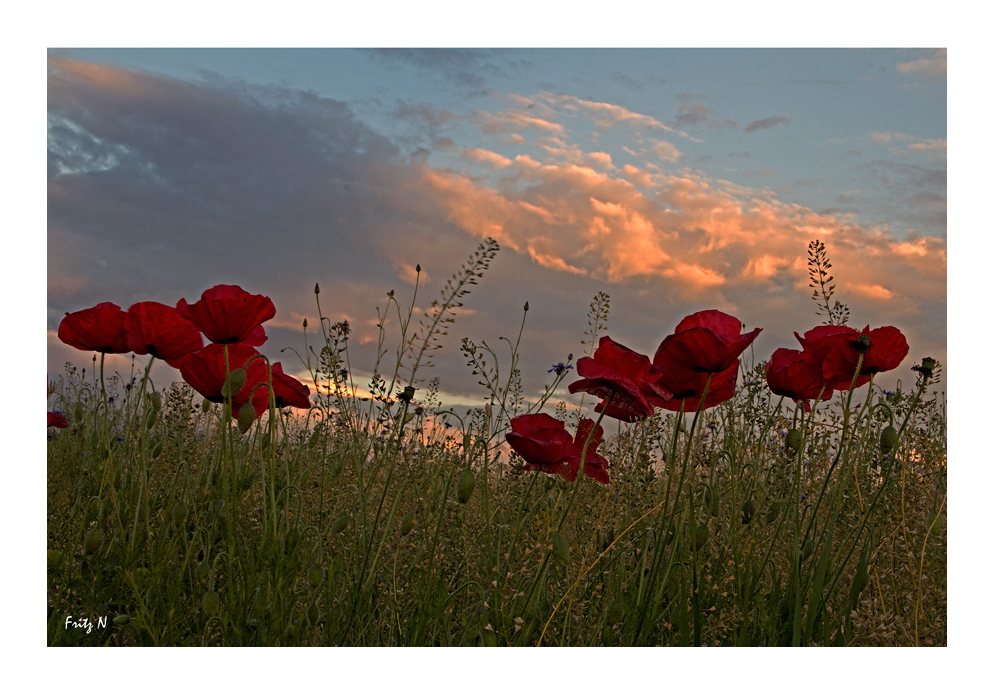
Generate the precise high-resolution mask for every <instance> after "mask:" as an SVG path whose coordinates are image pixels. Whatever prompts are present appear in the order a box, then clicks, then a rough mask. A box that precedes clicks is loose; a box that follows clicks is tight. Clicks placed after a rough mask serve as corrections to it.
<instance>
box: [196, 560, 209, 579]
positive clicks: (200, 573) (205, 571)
mask: <svg viewBox="0 0 994 694" xmlns="http://www.w3.org/2000/svg"><path fill="white" fill-rule="evenodd" d="M210 574H211V567H210V564H208V563H207V562H206V561H202V562H200V565H199V566H198V567H197V580H198V581H200V582H201V583H207V579H208V578H210Z"/></svg>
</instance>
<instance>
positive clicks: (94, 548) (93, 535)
mask: <svg viewBox="0 0 994 694" xmlns="http://www.w3.org/2000/svg"><path fill="white" fill-rule="evenodd" d="M103 545H104V531H103V530H101V529H100V528H93V529H92V530H90V531H89V532H88V533H86V537H84V538H83V552H85V553H86V554H96V553H97V552H99V551H100V548H101V547H103Z"/></svg>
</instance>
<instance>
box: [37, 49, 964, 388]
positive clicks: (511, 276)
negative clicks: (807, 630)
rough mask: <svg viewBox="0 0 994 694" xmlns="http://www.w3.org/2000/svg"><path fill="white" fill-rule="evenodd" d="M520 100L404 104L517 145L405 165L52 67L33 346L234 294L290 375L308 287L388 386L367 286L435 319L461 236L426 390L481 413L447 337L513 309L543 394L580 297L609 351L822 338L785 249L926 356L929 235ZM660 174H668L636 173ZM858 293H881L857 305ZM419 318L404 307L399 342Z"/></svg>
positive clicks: (276, 124)
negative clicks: (789, 196) (726, 316)
mask: <svg viewBox="0 0 994 694" xmlns="http://www.w3.org/2000/svg"><path fill="white" fill-rule="evenodd" d="M534 101H536V102H540V103H538V104H537V105H536V106H535V107H533V108H528V107H527V105H522V104H521V103H513V104H512V109H511V111H510V112H506V113H493V114H489V113H485V112H482V111H476V112H472V113H468V114H465V115H460V114H455V116H449V115H446V114H447V112H445V111H442V110H433V109H431V108H430V107H427V106H423V105H419V104H411V103H399V104H398V105H397V109H398V117H403V118H405V119H407V120H406V122H412V123H423V124H425V125H426V127H427V126H429V125H431V126H433V127H436V128H448V127H451V126H453V125H457V124H459V123H464V122H471V123H474V124H476V125H477V127H478V128H479V127H480V125H481V124H487V123H489V124H490V126H492V134H493V135H494V137H497V138H505V139H507V140H510V138H511V136H520V135H521V134H522V133H524V134H528V135H529V136H530V137H531V136H534V137H535V141H534V142H533V143H531V144H530V145H526V143H525V140H524V138H523V137H520V139H518V140H517V141H518V143H519V144H520V147H515V148H508V149H502V148H497V149H500V152H501V153H498V152H495V151H493V148H491V147H490V146H488V145H487V144H486V143H485V142H480V141H478V140H477V139H475V138H474V139H473V140H470V141H466V140H462V141H459V142H458V144H457V145H456V146H455V147H453V148H452V149H451V150H446V151H444V152H443V151H439V150H434V151H433V152H432V155H431V157H424V156H422V157H419V158H411V157H409V156H406V155H404V154H403V152H402V151H401V150H400V149H399V148H398V146H397V145H396V144H394V143H393V142H392V141H391V140H389V139H388V138H386V137H385V136H384V135H382V134H380V133H378V132H376V131H375V130H373V129H372V128H371V127H370V126H369V125H368V124H366V123H365V122H363V120H362V119H361V118H360V117H358V116H357V115H356V113H355V112H354V111H353V110H352V108H351V107H350V105H349V104H348V103H345V102H342V101H338V100H335V99H327V98H323V97H320V96H319V95H316V94H314V93H308V92H304V91H300V90H295V89H289V88H282V87H261V86H258V85H247V84H242V83H224V82H219V81H214V82H209V83H208V82H189V81H181V80H174V79H170V78H166V77H162V76H158V75H154V74H149V73H131V72H127V71H123V70H115V69H112V68H106V67H101V66H96V65H88V64H85V63H78V62H73V61H66V60H61V59H51V60H50V62H49V76H48V112H49V124H50V128H49V142H48V145H49V153H48V156H49V169H48V193H49V195H48V277H49V296H48V316H47V318H48V329H49V331H54V330H55V329H56V328H57V326H58V322H59V320H60V319H61V316H62V315H64V312H65V311H73V310H79V309H80V308H84V307H86V306H92V305H94V304H95V303H98V302H99V301H114V302H116V303H118V304H119V305H121V306H123V307H127V306H128V305H130V304H131V303H134V302H135V301H141V300H156V301H162V302H163V303H172V304H175V302H176V301H177V300H178V299H179V298H187V299H192V298H195V297H196V296H199V294H200V292H202V291H203V290H204V289H206V288H207V287H210V286H212V285H214V284H217V283H222V282H223V283H234V284H241V285H242V286H243V287H245V288H246V289H248V290H249V291H253V292H260V293H265V294H267V295H269V296H271V297H272V298H273V300H274V302H275V303H276V306H277V319H276V320H274V321H273V322H272V323H271V326H270V329H269V330H268V333H269V341H268V342H267V343H266V345H264V346H263V351H264V352H265V353H266V354H267V355H269V356H270V357H272V358H276V359H282V360H283V362H284V364H285V365H288V369H287V370H288V373H289V372H290V369H293V370H294V371H295V372H297V373H300V369H301V368H302V367H300V365H299V363H297V362H296V357H295V356H293V353H292V352H290V351H289V349H288V350H287V351H286V352H283V353H282V355H281V353H280V350H281V349H283V348H293V349H295V350H297V351H298V352H299V353H301V355H304V354H305V353H304V349H303V335H302V332H301V329H300V327H299V324H300V323H301V322H302V320H303V317H307V318H308V324H309V326H310V327H309V328H308V333H307V334H308V340H309V343H308V344H309V345H310V346H312V347H313V346H314V345H315V342H314V341H315V340H316V339H317V333H316V331H315V329H314V327H313V326H316V325H317V324H318V323H317V305H316V303H315V295H314V293H313V288H314V283H315V282H320V285H321V294H320V295H319V297H318V298H319V299H320V301H321V311H322V313H323V315H324V316H326V317H328V318H329V319H331V320H332V321H337V320H343V319H348V320H350V322H351V323H352V326H353V335H352V337H351V338H350V343H349V344H350V358H351V361H352V368H353V375H354V376H355V378H356V384H357V386H358V387H359V388H367V387H368V378H369V376H370V375H371V372H372V368H373V365H374V364H375V363H376V358H377V355H376V350H377V345H378V344H379V340H380V337H381V335H380V331H381V329H382V330H383V333H384V342H383V344H384V345H385V346H386V347H387V349H388V350H391V352H390V355H389V356H388V357H387V358H385V359H384V370H387V369H389V370H390V371H391V372H392V369H393V365H392V364H389V363H387V362H389V361H390V358H392V350H393V349H394V348H395V347H396V345H397V344H398V343H399V341H400V327H399V325H398V321H399V319H398V315H397V314H398V311H397V306H396V305H394V304H393V303H392V302H390V300H389V299H388V298H387V296H386V292H387V291H388V290H391V289H394V290H396V293H395V296H396V299H397V301H398V302H400V304H401V307H402V308H403V309H404V310H405V311H406V307H407V306H409V305H410V303H411V302H414V303H416V304H417V305H418V306H425V307H427V306H430V302H431V300H432V299H437V298H439V297H441V296H442V293H443V289H444V283H445V281H446V280H447V279H448V278H449V277H450V276H451V275H452V273H455V272H457V271H458V270H459V268H460V267H461V266H462V265H463V264H464V263H465V262H466V258H467V256H468V255H469V254H470V252H471V251H472V250H473V248H474V247H475V245H476V243H477V242H479V241H480V240H482V239H484V238H486V237H494V238H496V239H497V240H498V242H499V243H500V244H501V246H502V249H501V251H500V253H499V254H498V256H497V257H496V259H495V260H494V261H493V263H492V266H491V267H490V269H488V270H487V272H486V274H485V276H484V277H483V278H482V279H480V280H479V287H475V286H474V287H473V293H472V294H471V295H469V296H467V297H465V298H464V299H461V301H463V302H464V303H465V304H466V306H467V308H471V309H473V311H472V312H471V311H466V312H464V313H463V314H461V315H460V316H459V317H458V321H457V322H456V324H455V326H456V327H455V328H450V329H449V332H450V334H449V335H447V336H444V337H443V338H442V340H443V342H442V344H443V349H442V350H441V351H440V352H439V358H437V359H436V360H435V361H436V366H435V367H433V368H432V369H431V370H428V371H426V372H424V374H422V375H424V376H425V377H430V376H438V377H440V378H441V380H442V383H443V389H444V390H445V391H447V392H450V393H453V394H457V395H458V396H459V397H465V398H470V399H473V398H475V399H477V400H480V401H482V397H483V393H482V392H481V388H479V387H478V386H476V385H475V381H476V379H474V378H472V377H471V375H470V374H469V372H468V370H467V369H466V368H465V364H464V361H463V360H462V359H460V358H459V354H458V338H459V337H462V336H470V337H471V338H472V339H474V340H476V341H480V340H484V339H485V340H487V341H488V343H489V344H491V345H498V344H500V341H499V338H500V337H502V336H503V337H508V336H509V334H510V332H511V331H512V330H515V331H516V330H517V329H518V328H517V326H519V325H521V321H522V312H521V308H522V306H523V304H524V302H525V301H529V302H530V306H531V310H530V311H529V313H528V314H527V316H526V318H527V325H526V327H525V332H524V334H523V337H522V342H521V354H523V355H526V358H525V359H523V360H522V362H521V363H520V365H521V368H522V378H523V380H524V387H525V392H526V395H528V396H530V395H531V394H533V393H535V392H539V393H540V392H541V389H542V386H543V384H544V383H546V382H547V381H546V380H544V379H546V377H547V376H548V374H547V373H546V370H547V369H548V368H549V366H550V365H551V364H553V363H556V362H558V361H562V360H564V359H565V358H566V355H567V354H569V353H571V352H572V353H574V354H577V355H579V354H581V353H582V351H583V350H584V349H585V347H584V346H582V345H580V344H579V341H580V339H582V337H583V330H584V329H585V326H586V315H585V314H586V310H587V302H588V301H589V298H590V297H592V296H593V295H594V294H595V293H596V292H598V291H607V292H609V293H610V294H611V296H612V313H611V319H610V320H611V324H610V325H611V335H612V337H615V338H616V339H618V340H619V341H621V342H622V343H624V344H627V345H629V346H631V347H632V348H634V349H638V350H640V351H643V352H644V353H648V354H651V353H652V351H653V350H654V349H655V348H656V346H657V345H658V344H659V341H660V340H661V339H662V338H663V337H664V336H665V335H666V334H668V333H669V332H671V331H672V329H673V327H674V326H675V325H676V323H677V322H678V321H679V320H680V318H682V317H683V316H684V315H687V314H688V313H691V312H693V311H696V310H701V309H705V308H718V309H721V310H725V311H728V312H730V313H732V314H733V315H736V316H738V317H739V318H741V319H742V320H743V321H745V322H747V323H748V324H750V325H761V326H763V327H765V328H766V329H765V330H764V333H763V334H762V335H761V340H759V341H758V342H757V345H756V354H757V357H759V358H763V357H764V356H765V355H768V354H770V353H772V351H773V349H775V348H776V347H779V346H784V345H790V346H794V343H793V337H792V333H793V330H799V331H800V332H803V331H804V330H806V329H808V328H810V327H812V326H813V325H814V324H815V323H817V322H818V319H817V318H816V317H815V316H814V310H813V306H812V305H811V303H812V302H811V301H810V293H809V290H808V289H807V286H806V285H807V282H806V278H807V276H806V266H805V264H804V250H805V247H806V245H807V242H808V241H810V240H812V239H813V238H821V239H822V240H823V241H824V242H825V243H826V244H827V245H828V247H829V252H830V254H831V258H832V261H833V263H834V265H835V268H833V272H834V273H835V275H836V279H837V284H838V290H837V292H838V298H840V299H841V300H843V301H847V302H850V306H851V309H852V311H853V322H854V323H859V324H860V325H859V327H862V325H864V324H866V323H871V324H873V325H898V326H900V327H902V329H903V330H905V333H906V334H907V335H908V340H909V343H911V344H912V345H913V350H914V351H915V353H917V351H918V350H922V351H923V352H925V353H928V352H931V353H934V355H935V356H939V357H940V358H941V357H942V356H943V355H944V351H945V345H944V341H943V339H944V338H943V336H944V334H945V320H946V319H945V316H946V304H945V292H946V269H945V268H946V242H945V240H944V239H941V238H934V237H927V236H921V235H916V234H915V233H911V234H907V235H904V234H901V235H900V236H896V235H893V234H892V233H890V231H889V229H888V228H886V227H882V226H874V225H869V224H865V223H861V222H860V220H859V219H857V218H855V217H854V216H852V215H846V214H831V213H825V212H819V211H816V210H812V209H809V208H805V207H803V206H800V205H797V204H792V203H789V202H782V201H780V200H778V199H776V197H775V196H774V195H773V194H772V193H771V192H769V191H766V190H758V189H753V188H749V187H747V186H744V185H742V184H741V181H739V182H734V181H723V180H718V179H715V178H711V177H708V176H707V175H705V174H703V173H702V172H700V171H697V170H694V169H692V168H689V167H685V168H676V166H675V164H677V163H679V162H678V160H679V154H680V153H679V152H678V151H677V150H676V148H675V147H673V145H672V144H670V143H666V142H664V141H663V140H653V139H652V138H647V141H640V140H639V137H638V136H637V133H635V130H645V132H647V133H650V134H654V135H656V136H658V137H664V136H667V133H668V131H667V130H665V129H663V128H659V127H657V126H655V125H653V124H652V123H651V121H648V120H644V119H640V118H627V120H626V119H625V114H626V113H628V114H630V113H632V112H631V111H627V110H626V109H620V110H618V109H611V108H606V107H603V108H602V107H601V106H591V105H590V104H597V103H599V102H590V101H586V100H582V99H574V100H570V99H568V98H563V99H560V100H559V101H555V100H546V101H543V100H542V98H540V97H536V98H535V100H534ZM570 105H572V107H573V109H575V110H574V111H573V112H574V113H578V114H580V113H584V114H590V115H593V116H594V117H596V118H597V119H598V120H603V121H604V122H608V121H610V122H612V123H615V124H618V123H625V124H626V128H627V127H628V126H631V129H627V130H626V129H622V130H620V131H618V132H617V133H616V134H618V135H619V136H623V135H630V136H631V139H630V140H629V141H628V144H630V145H632V146H631V147H629V148H628V153H629V154H631V153H632V152H637V150H640V149H641V150H642V151H641V152H640V153H638V156H636V155H631V156H632V158H631V159H628V158H627V157H625V156H624V155H622V154H621V151H624V150H622V149H621V148H620V147H618V148H616V149H608V148H607V146H606V145H591V146H580V145H578V144H576V143H575V142H574V141H573V140H571V135H570V132H569V131H568V130H567V128H566V127H565V126H564V125H563V123H565V122H566V121H565V120H564V117H565V115H568V112H569V108H568V106H570ZM606 106H610V105H606ZM619 108H620V107H619ZM515 109H520V111H521V112H520V113H519V112H518V111H516V110H515ZM556 109H558V110H556ZM401 114H403V115H401ZM564 114H565V115H564ZM636 115H637V114H636ZM619 118H620V119H621V120H619ZM457 133H458V130H457V129H456V128H453V130H452V131H451V132H449V135H451V137H453V138H457V137H458V134H457ZM476 137H477V138H478V137H479V136H478V135H477V136H476ZM894 142H895V143H896V144H899V145H902V146H903V145H906V144H914V143H915V142H917V141H912V140H908V141H903V140H895V141H894ZM526 146H527V148H526ZM653 146H655V147H657V148H658V149H657V150H655V151H654V150H652V149H651V148H652V147H653ZM609 152H610V153H612V154H614V153H615V152H618V154H617V155H615V156H614V158H609V157H608V156H606V155H607V154H608V153H609ZM663 155H665V156H663ZM463 157H465V159H464V158H463ZM653 157H655V158H656V159H655V160H653ZM439 159H440V160H441V161H442V162H444V163H437V160H439ZM659 159H663V160H664V161H666V162H667V163H668V164H670V165H672V168H666V169H665V170H664V169H663V168H662V167H656V168H653V166H655V164H654V163H653V161H658V160H659ZM467 160H468V161H470V162H471V163H472V165H471V166H469V165H467V164H466V161H467ZM429 161H430V162H432V165H429V163H428V162H429ZM481 164H482V166H481ZM872 167H873V168H872V170H871V169H867V171H868V172H870V173H873V174H875V175H880V176H881V183H880V185H893V186H895V187H902V189H903V186H904V185H905V184H909V183H911V182H914V183H915V184H916V186H917V187H915V188H914V193H924V192H927V190H928V185H930V184H934V183H935V180H936V176H939V174H940V173H941V176H939V178H940V179H941V181H942V183H943V186H942V187H941V188H938V189H936V188H934V187H933V191H935V190H938V191H939V192H941V193H943V194H944V180H945V178H944V171H943V170H941V169H938V168H936V167H927V166H918V167H914V166H910V165H905V164H900V163H898V162H886V161H884V160H877V161H875V162H873V163H872ZM467 169H470V170H471V171H472V173H470V171H468V170H467ZM481 172H482V173H481ZM860 187H862V185H861V184H860ZM943 201H944V198H942V199H940V200H932V202H931V203H929V204H931V205H937V204H939V203H940V202H943ZM927 202H928V201H926V200H925V199H921V200H920V201H919V204H921V205H925V204H926V203H927ZM943 204H944V203H943ZM418 263H420V264H421V266H422V272H421V276H420V278H418V282H419V284H418V287H417V294H416V297H415V294H414V291H415V290H414V287H413V285H412V284H411V282H412V281H413V280H414V277H415V275H416V273H414V272H413V270H412V268H413V267H414V266H415V265H416V264H418ZM875 287H880V288H883V289H885V290H886V291H887V292H889V293H890V296H888V297H884V296H883V294H882V293H881V292H880V291H879V290H876V291H877V294H876V295H874V293H873V289H872V288H875ZM866 288H870V289H866ZM402 315H405V316H406V313H403V314H402ZM418 318H419V315H418V312H416V313H415V315H414V323H413V324H412V326H411V327H412V328H413V327H414V326H415V325H416V324H417V319H418ZM380 326H382V328H381V327H380ZM50 334H54V333H50ZM515 334H516V333H515ZM408 336H409V334H408ZM510 337H512V338H513V337H514V335H510ZM318 346H320V345H318ZM68 358H71V359H73V360H75V361H76V363H79V364H84V363H85V364H87V365H88V364H89V361H88V356H87V355H81V354H80V353H75V350H70V349H69V348H66V347H65V346H64V345H61V343H58V342H57V340H56V341H55V342H54V343H53V342H51V340H50V343H49V365H50V366H49V368H50V369H52V371H53V372H56V373H57V372H58V371H60V370H61V362H62V361H64V360H65V359H68ZM125 361H126V362H127V364H126V365H127V367H128V368H129V369H130V359H127V360H125ZM115 364H117V362H115ZM124 365H125V363H124V361H122V362H120V364H119V366H120V368H124ZM115 368H117V367H115ZM160 368H161V371H160V370H159V369H160ZM155 372H156V373H157V374H160V376H157V377H156V378H157V382H158V380H166V382H168V378H166V377H165V376H164V375H161V374H167V373H171V372H169V370H168V367H166V366H165V365H162V366H161V367H160V366H159V365H158V364H157V365H156V367H155Z"/></svg>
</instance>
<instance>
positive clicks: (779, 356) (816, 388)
mask: <svg viewBox="0 0 994 694" xmlns="http://www.w3.org/2000/svg"><path fill="white" fill-rule="evenodd" d="M766 383H767V385H769V387H770V390H771V391H773V392H774V393H776V394H777V395H784V396H786V397H788V398H791V399H792V400H793V401H794V402H795V403H796V402H803V403H804V411H805V412H810V411H811V406H810V405H809V404H808V400H812V399H814V398H817V397H819V394H820V395H821V399H822V400H828V399H830V398H831V397H832V388H831V386H829V385H828V383H826V381H825V378H824V376H823V375H822V370H821V369H820V368H818V367H816V366H812V365H811V364H810V363H808V362H807V361H805V359H804V353H803V352H802V351H801V350H798V349H787V348H786V347H781V348H780V349H778V350H777V351H775V352H774V353H773V357H772V358H771V359H770V361H769V362H768V363H767V365H766Z"/></svg>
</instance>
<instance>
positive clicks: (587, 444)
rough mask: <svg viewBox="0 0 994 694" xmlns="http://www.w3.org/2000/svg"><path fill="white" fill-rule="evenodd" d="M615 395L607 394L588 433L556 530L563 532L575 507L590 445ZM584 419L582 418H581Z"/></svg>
mask: <svg viewBox="0 0 994 694" xmlns="http://www.w3.org/2000/svg"><path fill="white" fill-rule="evenodd" d="M613 397H614V392H613V391H612V392H611V394H610V395H608V396H607V400H605V401H604V407H603V408H602V409H601V414H600V416H599V417H598V418H597V422H596V423H595V424H594V426H593V427H592V428H591V429H590V431H589V432H588V433H587V440H586V441H584V442H583V450H582V451H581V453H580V463H579V465H578V466H577V470H576V479H574V480H573V491H572V492H570V495H569V501H568V502H567V503H566V509H565V510H564V511H563V515H562V517H561V518H560V519H559V527H558V528H556V532H557V533H559V532H562V530H563V524H565V523H566V516H568V515H569V512H570V509H571V508H573V500H574V499H576V493H577V490H579V489H580V478H581V477H583V476H584V475H585V474H586V473H585V472H584V471H583V466H584V465H585V461H586V460H587V449H588V448H589V447H590V442H591V440H593V438H594V434H595V433H596V432H597V427H599V426H600V425H601V421H602V420H603V419H604V413H605V412H607V408H608V406H610V404H611V399H612V398H613ZM581 421H582V420H581ZM588 421H589V420H588Z"/></svg>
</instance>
